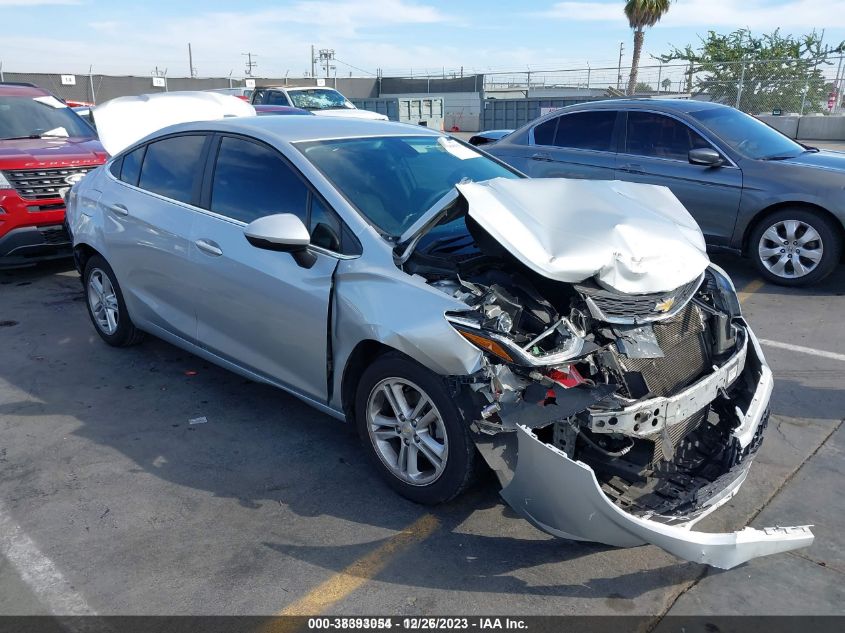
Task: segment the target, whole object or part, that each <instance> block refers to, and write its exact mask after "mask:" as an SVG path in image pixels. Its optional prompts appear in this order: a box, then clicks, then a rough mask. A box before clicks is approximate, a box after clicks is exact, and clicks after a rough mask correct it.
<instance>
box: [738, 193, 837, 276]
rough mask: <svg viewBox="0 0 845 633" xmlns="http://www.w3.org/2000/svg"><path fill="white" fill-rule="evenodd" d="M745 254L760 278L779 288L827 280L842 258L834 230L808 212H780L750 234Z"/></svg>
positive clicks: (791, 210)
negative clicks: (754, 266) (777, 285)
mask: <svg viewBox="0 0 845 633" xmlns="http://www.w3.org/2000/svg"><path fill="white" fill-rule="evenodd" d="M748 254H749V256H750V257H751V258H752V259H753V260H754V264H755V265H756V266H757V269H758V270H759V271H760V274H761V275H763V277H765V278H766V280H767V281H771V282H773V283H776V284H780V285H783V286H809V285H811V284H814V283H817V282H819V281H821V280H822V279H824V278H825V277H827V276H828V275H829V274H830V273H832V272H833V270H834V269H835V268H836V265H837V264H838V263H839V260H840V257H841V255H842V240H841V238H840V236H839V232H838V231H837V227H836V226H835V225H834V224H833V223H832V222H831V221H830V220H829V219H828V218H827V217H825V216H823V215H821V214H820V213H818V212H816V211H812V210H810V209H801V208H793V209H789V208H787V209H781V210H779V211H777V212H775V213H772V214H771V215H768V216H766V217H765V218H763V219H762V220H761V221H760V222H759V223H758V224H757V225H756V226H755V227H754V230H753V231H752V233H751V239H750V241H749V243H748Z"/></svg>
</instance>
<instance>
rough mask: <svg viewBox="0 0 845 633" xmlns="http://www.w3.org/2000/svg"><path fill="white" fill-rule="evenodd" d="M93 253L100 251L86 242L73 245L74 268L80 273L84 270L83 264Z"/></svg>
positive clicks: (97, 253) (96, 253)
mask: <svg viewBox="0 0 845 633" xmlns="http://www.w3.org/2000/svg"><path fill="white" fill-rule="evenodd" d="M94 255H100V253H99V252H98V251H97V250H96V249H94V248H92V247H91V246H88V244H77V245H76V246H74V247H73V259H74V260H75V262H76V270H77V271H79V274H80V275H82V274H83V273H84V272H85V264H87V263H88V260H89V259H91V258H92V257H93V256H94Z"/></svg>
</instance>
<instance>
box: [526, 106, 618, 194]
mask: <svg viewBox="0 0 845 633" xmlns="http://www.w3.org/2000/svg"><path fill="white" fill-rule="evenodd" d="M616 118H617V112H616V111H615V110H585V111H582V112H573V113H570V114H562V115H560V116H558V117H554V118H552V119H549V120H548V121H544V122H543V123H540V124H539V125H537V126H535V127H534V129H533V130H531V133H530V135H529V138H530V143H531V145H530V147H529V148H528V149H529V152H528V161H527V173H528V175H529V176H532V177H535V178H589V179H597V180H612V179H613V177H614V169H615V167H616V152H615V150H616V146H615V140H616V133H615V132H616Z"/></svg>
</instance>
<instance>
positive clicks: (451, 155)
mask: <svg viewBox="0 0 845 633" xmlns="http://www.w3.org/2000/svg"><path fill="white" fill-rule="evenodd" d="M296 147H297V148H298V149H299V151H301V152H302V153H303V154H304V155H305V157H306V158H307V159H308V160H309V161H311V163H312V164H313V165H314V166H315V167H316V168H317V169H319V170H320V171H321V172H322V173H323V175H324V176H325V177H326V178H327V179H328V180H329V181H331V183H332V185H334V187H335V188H336V189H337V190H338V191H339V192H340V193H341V194H343V196H344V197H346V199H347V200H349V202H350V203H351V204H352V205H353V206H354V207H355V208H357V209H358V211H359V212H360V213H361V214H362V215H363V216H364V217H365V218H367V220H369V221H370V222H371V223H372V224H374V225H375V226H376V227H378V228H379V229H381V231H382V232H384V233H386V234H388V235H391V236H394V237H399V236H400V235H402V234H403V233H404V232H405V231H406V230H407V229H408V228H409V227H410V226H411V225H412V224H413V223H414V222H416V221H417V220H418V219H419V218H420V217H421V216H422V215H423V214H424V213H425V212H426V211H428V210H429V209H430V208H431V207H432V206H434V203H435V202H437V201H438V200H440V198H442V197H443V196H445V195H446V194H447V193H448V192H449V191H450V190H451V189H452V188H453V187H454V186H455V185H456V184H458V183H459V182H461V181H462V180H468V181H475V182H480V181H483V180H490V179H491V178H519V176H518V175H517V174H516V173H515V172H513V171H511V170H509V169H508V168H506V167H504V166H502V165H501V164H499V163H497V162H496V161H494V160H492V159H490V158H488V157H487V156H485V155H483V154H481V153H479V152H477V151H476V150H475V149H474V148H472V147H471V146H467V145H463V144H461V143H459V142H458V141H456V140H455V139H451V138H447V137H445V136H442V137H440V136H389V137H373V138H351V139H337V140H328V141H307V142H302V143H297V144H296Z"/></svg>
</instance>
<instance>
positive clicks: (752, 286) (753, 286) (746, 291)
mask: <svg viewBox="0 0 845 633" xmlns="http://www.w3.org/2000/svg"><path fill="white" fill-rule="evenodd" d="M765 285H766V284H765V283H764V282H762V281H760V280H759V279H755V280H754V281H750V282H748V284H747V285H746V286H745V287H744V288H743V289H742V290H740V291H739V292H737V293H736V296H737V298H739V302H740V303H743V302H744V301H745V300H746V299H748V297H750V296H751V295H753V294H754V293H755V292H757V291H758V290H760V288H762V287H763V286H765Z"/></svg>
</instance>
